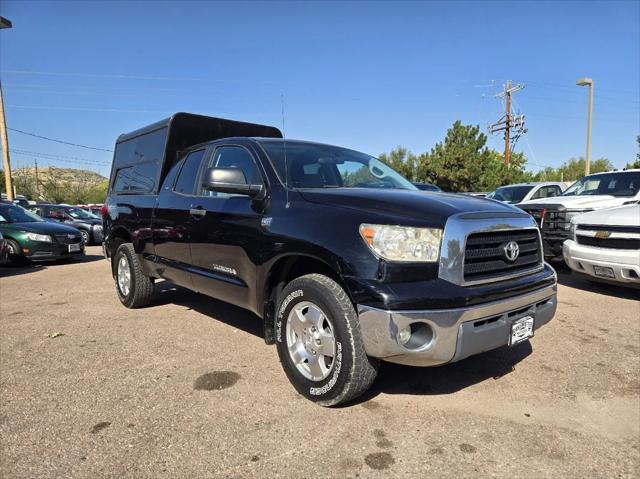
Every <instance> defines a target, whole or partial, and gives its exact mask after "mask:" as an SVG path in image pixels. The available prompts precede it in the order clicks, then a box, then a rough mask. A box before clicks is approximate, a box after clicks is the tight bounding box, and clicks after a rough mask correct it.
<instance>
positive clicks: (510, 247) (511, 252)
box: [504, 241, 520, 263]
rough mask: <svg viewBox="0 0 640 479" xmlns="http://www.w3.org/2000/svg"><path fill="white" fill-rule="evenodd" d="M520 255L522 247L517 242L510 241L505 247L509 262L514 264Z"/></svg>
mask: <svg viewBox="0 0 640 479" xmlns="http://www.w3.org/2000/svg"><path fill="white" fill-rule="evenodd" d="M519 255H520V246H518V243H516V242H515V241H509V242H508V243H507V244H506V245H504V257H505V258H507V261H511V262H512V263H513V262H514V261H515V260H517V259H518V256H519Z"/></svg>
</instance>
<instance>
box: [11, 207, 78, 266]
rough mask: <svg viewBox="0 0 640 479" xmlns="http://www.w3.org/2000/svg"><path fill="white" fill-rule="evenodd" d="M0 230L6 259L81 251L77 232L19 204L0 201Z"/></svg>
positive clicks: (64, 255) (58, 256) (61, 255)
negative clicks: (3, 240) (44, 218)
mask: <svg viewBox="0 0 640 479" xmlns="http://www.w3.org/2000/svg"><path fill="white" fill-rule="evenodd" d="M0 233H2V236H3V237H4V239H5V240H6V243H7V246H6V247H7V254H8V262H9V263H14V262H18V261H20V260H22V259H25V258H26V259H30V260H51V259H63V258H72V257H74V256H78V255H82V254H84V244H83V242H82V236H81V235H80V232H79V231H78V230H77V229H75V228H72V227H71V226H66V225H62V224H58V223H54V222H49V221H45V220H43V219H42V218H40V217H39V216H38V215H36V214H35V213H32V212H30V211H27V210H25V209H24V208H22V207H21V206H18V205H8V204H5V203H1V204H0Z"/></svg>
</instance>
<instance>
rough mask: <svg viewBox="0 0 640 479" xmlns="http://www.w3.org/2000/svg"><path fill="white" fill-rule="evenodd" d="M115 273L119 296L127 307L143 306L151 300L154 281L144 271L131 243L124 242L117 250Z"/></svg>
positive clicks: (114, 264) (114, 262) (114, 265)
mask: <svg viewBox="0 0 640 479" xmlns="http://www.w3.org/2000/svg"><path fill="white" fill-rule="evenodd" d="M113 274H114V279H115V281H116V290H117V291H118V298H120V302H121V303H122V304H124V305H125V306H126V307H127V308H132V309H133V308H141V307H143V306H146V305H147V304H149V303H150V302H151V295H152V294H153V281H152V280H151V278H149V277H148V276H147V275H146V274H144V272H143V271H142V267H141V265H140V261H138V255H137V254H136V252H135V250H134V249H133V245H132V244H131V243H123V244H121V245H120V246H119V247H118V249H117V250H116V254H115V255H114V257H113Z"/></svg>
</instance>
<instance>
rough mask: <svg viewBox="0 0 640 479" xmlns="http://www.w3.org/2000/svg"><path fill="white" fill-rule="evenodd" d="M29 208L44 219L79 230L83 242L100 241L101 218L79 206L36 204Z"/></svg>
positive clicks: (95, 242) (98, 242) (92, 242)
mask: <svg viewBox="0 0 640 479" xmlns="http://www.w3.org/2000/svg"><path fill="white" fill-rule="evenodd" d="M31 210H32V211H34V212H36V213H37V214H38V215H40V216H41V217H43V218H45V219H49V220H53V221H59V222H60V223H64V224H66V225H69V226H73V227H74V228H77V229H78V230H80V233H81V234H82V239H83V240H84V243H85V244H87V245H89V244H100V243H102V220H101V219H100V217H99V216H96V215H94V214H93V213H90V212H88V211H85V210H83V209H81V208H76V207H75V206H69V205H54V204H42V203H40V204H37V205H34V206H32V207H31Z"/></svg>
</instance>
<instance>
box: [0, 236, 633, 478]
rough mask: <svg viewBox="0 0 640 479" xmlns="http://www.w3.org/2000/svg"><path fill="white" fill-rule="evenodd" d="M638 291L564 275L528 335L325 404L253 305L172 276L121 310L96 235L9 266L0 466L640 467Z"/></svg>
mask: <svg viewBox="0 0 640 479" xmlns="http://www.w3.org/2000/svg"><path fill="white" fill-rule="evenodd" d="M639 296H640V295H639V292H638V291H633V290H624V289H622V288H617V287H608V286H597V285H593V284H591V283H588V282H586V281H583V280H581V279H578V278H575V277H573V276H571V275H570V274H568V273H566V272H564V273H561V274H560V288H559V308H558V314H557V316H556V317H555V319H554V320H553V321H552V322H551V323H549V324H548V325H547V326H545V327H544V328H542V329H541V330H539V331H538V332H537V333H536V336H535V337H534V338H533V339H532V341H531V343H525V344H521V345H519V346H518V347H515V348H504V349H500V350H497V351H493V352H490V353H485V354H482V355H479V356H476V357H472V358H469V359H466V360H464V361H462V362H460V363H457V364H453V365H448V366H444V367H439V368H411V367H405V366H394V365H383V367H382V368H381V371H380V375H379V378H378V380H377V381H376V383H375V385H374V388H373V389H372V391H371V392H370V393H369V394H368V395H367V396H366V397H364V398H361V399H360V400H359V401H358V402H357V403H355V404H352V405H349V406H346V407H342V408H337V409H325V408H321V407H318V406H315V405H314V404H312V403H310V402H308V401H306V400H305V399H303V398H301V397H300V396H298V395H297V394H296V393H295V391H294V389H293V387H292V386H291V385H290V384H289V383H288V381H287V379H286V377H285V375H284V373H283V372H282V370H281V368H280V364H279V362H278V358H277V354H276V351H275V348H274V347H273V346H267V345H265V344H264V341H263V340H262V339H261V337H260V333H261V325H260V323H259V320H258V319H257V318H256V317H254V316H252V315H251V314H249V313H247V312H245V311H243V310H240V309H237V308H235V307H232V306H229V305H226V304H224V303H221V302H218V301H214V300H211V299H209V298H206V297H204V296H201V295H198V294H195V293H192V292H190V291H186V290H184V289H180V288H175V287H173V286H171V285H169V284H168V283H157V284H156V293H155V299H154V302H153V304H152V305H151V306H150V307H147V308H145V309H141V310H128V309H126V308H124V307H123V306H121V305H120V303H119V301H118V299H117V297H116V293H115V290H114V285H113V281H112V279H111V277H110V274H109V267H108V263H107V262H106V261H104V260H103V259H102V257H101V256H100V250H99V248H98V247H92V248H89V249H88V254H87V257H86V259H85V260H84V261H82V262H79V261H78V262H73V263H67V264H63V263H60V264H47V265H42V266H35V267H32V266H31V267H20V268H4V269H0V401H1V402H0V477H2V478H13V477H20V478H23V477H24V478H26V477H37V478H49V477H51V478H53V477H64V478H67V477H74V478H98V477H119V478H120V477H135V478H162V477H167V478H174V477H177V478H182V477H184V478H196V477H197V478H201V477H215V478H218V477H220V478H251V477H265V478H272V477H286V478H302V477H321V478H326V477H340V478H342V477H373V478H376V477H391V478H397V477H411V478H417V477H424V478H426V477H491V476H497V477H510V476H512V477H532V478H534V477H535V478H538V477H550V478H551V477H553V478H556V477H575V478H585V477H638V475H639V474H640V301H639V299H640V297H639Z"/></svg>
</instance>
